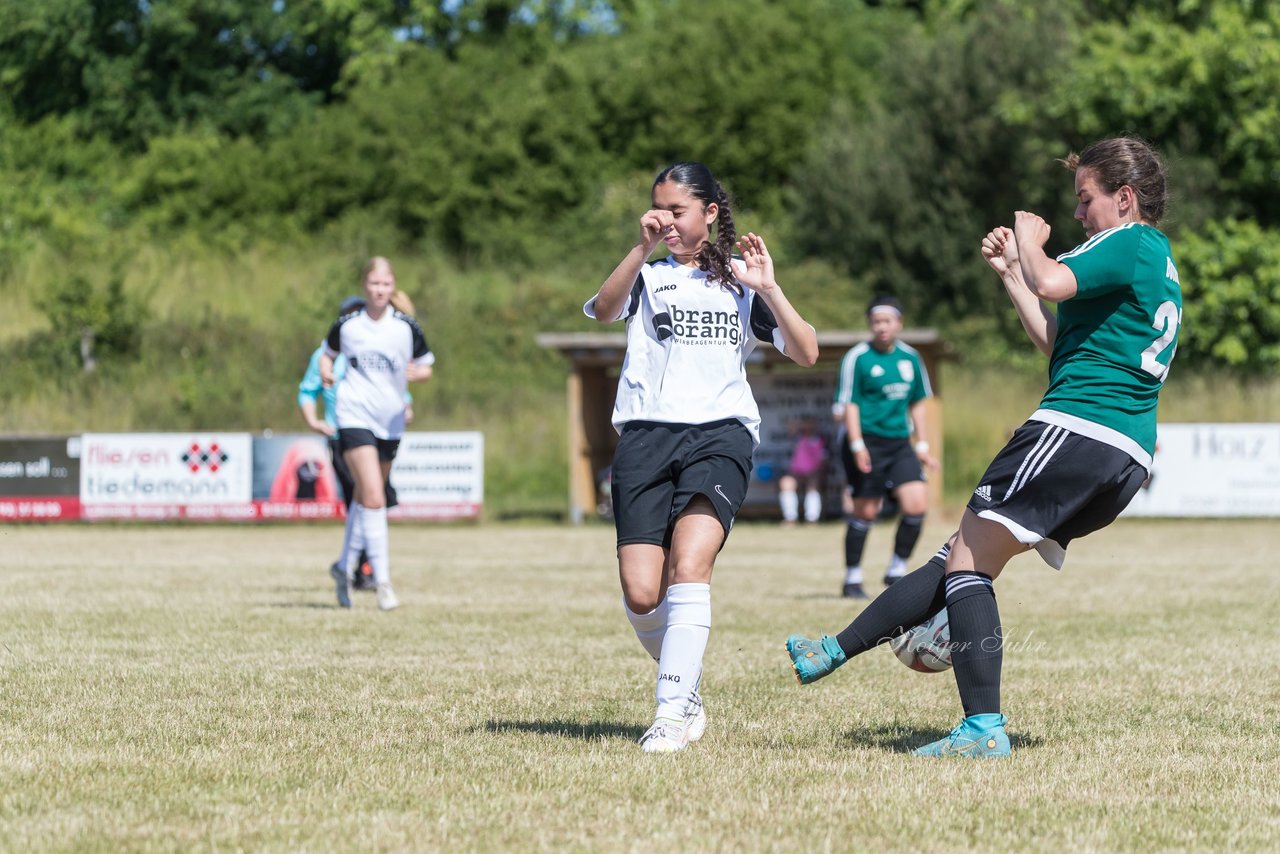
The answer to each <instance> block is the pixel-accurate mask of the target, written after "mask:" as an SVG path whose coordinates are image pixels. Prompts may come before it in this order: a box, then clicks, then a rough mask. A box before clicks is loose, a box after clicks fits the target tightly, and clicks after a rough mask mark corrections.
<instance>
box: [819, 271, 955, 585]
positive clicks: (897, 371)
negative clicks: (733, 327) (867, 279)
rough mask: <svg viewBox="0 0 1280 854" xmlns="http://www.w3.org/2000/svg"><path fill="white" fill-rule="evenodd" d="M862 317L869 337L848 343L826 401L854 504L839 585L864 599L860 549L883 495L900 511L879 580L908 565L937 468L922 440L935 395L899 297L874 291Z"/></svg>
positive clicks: (887, 581) (898, 575) (892, 578)
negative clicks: (907, 335) (906, 335)
mask: <svg viewBox="0 0 1280 854" xmlns="http://www.w3.org/2000/svg"><path fill="white" fill-rule="evenodd" d="M867 324H868V325H869V326H870V327H871V340H870V341H864V342H862V343H861V344H858V345H856V346H854V347H853V348H851V349H850V350H849V352H848V353H845V355H844V358H843V359H842V360H841V361H840V374H839V380H838V382H837V383H836V394H835V400H834V402H833V405H832V411H833V412H834V414H835V415H836V417H837V418H840V419H842V421H841V423H842V424H843V426H844V433H843V441H841V442H840V461H841V462H842V463H844V473H845V479H846V480H847V481H848V483H849V492H850V496H851V498H852V504H853V506H852V508H851V511H852V512H850V514H849V517H848V526H847V527H846V528H845V533H844V564H845V576H844V587H843V588H842V591H841V592H842V594H843V595H844V596H846V597H848V598H851V599H865V598H867V594H866V593H865V592H863V589H862V550H863V547H864V546H866V543H867V534H869V533H870V531H871V526H872V524H874V523H875V521H876V518H877V517H878V516H879V515H880V510H881V508H882V507H883V505H884V497H885V495H891V496H893V498H894V500H895V501H896V502H897V505H898V508H899V510H900V511H901V513H902V518H901V519H899V520H898V530H897V532H896V533H895V535H894V540H893V559H892V560H890V562H889V568H888V569H887V570H885V574H884V583H885V586H888V585H890V584H893V583H894V582H895V581H897V580H898V579H899V578H901V577H902V575H903V573H904V572H905V571H906V568H907V559H908V558H909V557H911V552H912V551H913V550H914V549H915V547H916V541H917V540H918V539H920V529H921V527H922V526H923V525H924V515H925V511H926V510H928V508H929V493H928V489H927V487H926V486H925V475H924V468H925V467H928V468H937V467H938V461H937V460H936V459H934V458H933V456H931V455H930V454H929V442H928V441H927V440H926V439H925V412H924V407H925V404H924V402H925V400H926V399H927V398H929V397H932V396H933V389H932V388H931V387H930V386H929V374H928V372H927V371H925V367H924V361H923V360H921V358H920V354H919V353H917V352H916V351H915V349H914V348H913V347H910V346H908V345H907V344H904V343H903V342H901V341H899V340H898V333H899V332H901V331H902V304H901V303H899V302H898V300H897V299H896V298H895V297H891V296H878V297H876V298H875V299H873V300H872V301H871V304H870V305H869V306H867ZM912 433H914V434H915V437H916V438H915V442H914V444H913V443H912V441H911V434H912Z"/></svg>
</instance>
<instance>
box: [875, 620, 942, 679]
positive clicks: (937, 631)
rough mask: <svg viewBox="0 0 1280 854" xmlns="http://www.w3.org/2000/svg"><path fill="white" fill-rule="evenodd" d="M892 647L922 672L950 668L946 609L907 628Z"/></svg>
mask: <svg viewBox="0 0 1280 854" xmlns="http://www.w3.org/2000/svg"><path fill="white" fill-rule="evenodd" d="M889 648H890V649H892V650H893V654H894V655H896V656H897V657H898V660H899V661H901V662H902V663H903V664H905V665H906V666H907V667H910V668H911V669H912V670H917V671H919V672H920V673H941V672H942V671H943V670H949V669H950V668H951V624H950V623H949V622H947V609H946V608H943V609H942V610H941V611H939V612H938V613H936V614H934V615H933V617H931V618H930V619H928V620H925V621H924V622H923V623H921V624H920V625H918V626H913V627H911V628H910V629H907V630H906V631H905V632H903V633H902V634H900V635H898V636H897V637H896V638H894V639H893V640H891V641H889Z"/></svg>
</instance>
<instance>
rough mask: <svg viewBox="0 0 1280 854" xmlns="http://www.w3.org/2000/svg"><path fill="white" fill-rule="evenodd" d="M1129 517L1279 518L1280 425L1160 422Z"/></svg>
mask: <svg viewBox="0 0 1280 854" xmlns="http://www.w3.org/2000/svg"><path fill="white" fill-rule="evenodd" d="M1157 437H1158V438H1157V445H1156V455H1155V458H1154V460H1153V461H1152V468H1151V479H1150V481H1148V483H1147V486H1146V487H1144V488H1143V489H1142V490H1140V491H1139V492H1138V494H1137V496H1135V497H1134V499H1133V502H1132V503H1131V504H1130V505H1129V507H1128V509H1126V510H1125V515H1127V516H1280V424H1161V425H1160V426H1159V428H1158V430H1157Z"/></svg>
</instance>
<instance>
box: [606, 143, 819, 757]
mask: <svg viewBox="0 0 1280 854" xmlns="http://www.w3.org/2000/svg"><path fill="white" fill-rule="evenodd" d="M713 227H714V230H715V239H714V240H712V230H713ZM734 237H735V235H734V226H733V215H732V212H731V211H730V208H729V198H728V196H727V194H726V193H725V191H724V190H723V188H721V186H720V184H719V183H718V182H717V181H716V179H715V177H714V176H713V175H712V174H711V170H709V169H708V168H707V167H706V166H704V165H702V164H701V163H687V162H686V163H676V164H674V165H673V166H670V167H668V168H666V169H664V170H663V171H662V172H661V173H659V174H658V177H657V179H656V180H655V181H654V183H653V194H652V209H651V210H650V211H648V212H647V213H646V214H644V216H642V217H640V235H639V239H638V240H637V241H636V243H635V245H634V246H633V247H632V248H631V251H630V252H628V253H627V255H626V257H625V258H623V259H622V262H621V263H619V264H618V266H617V267H616V268H615V269H614V271H613V272H612V273H611V274H610V275H609V277H608V278H607V279H606V280H605V282H604V284H603V285H601V286H600V290H599V292H598V293H597V294H596V295H595V296H594V297H592V298H591V299H590V300H589V301H588V302H587V304H586V305H585V306H584V308H583V310H584V311H585V312H586V314H587V316H588V317H592V318H594V319H596V320H598V321H600V322H601V323H609V322H613V321H616V320H625V321H626V324H627V354H626V359H625V361H624V362H623V366H622V376H621V377H620V378H619V381H618V396H617V402H616V405H615V406H614V411H613V424H614V427H615V428H616V429H617V430H618V431H619V433H620V437H619V440H618V447H617V450H616V452H615V455H614V462H613V481H612V494H613V509H614V521H615V524H616V526H617V533H618V540H617V542H618V573H619V577H620V579H621V582H622V596H623V604H624V606H625V609H626V613H627V618H628V619H629V620H630V621H631V624H632V626H633V628H634V629H635V632H636V636H637V637H638V638H639V640H640V643H641V645H642V646H643V647H644V649H645V651H646V652H648V653H649V655H651V656H652V657H653V658H654V659H655V660H657V662H658V676H657V703H658V708H657V713H656V714H655V716H654V723H653V725H652V726H651V727H649V729H648V730H647V731H646V732H645V734H644V736H643V738H641V740H640V744H641V746H642V748H643V749H644V751H645V752H648V753H669V752H674V751H677V750H682V749H684V748H685V747H686V746H687V745H688V744H689V743H690V742H692V741H697V740H698V739H699V738H701V737H702V734H703V732H704V730H705V729H706V712H705V710H704V709H703V706H702V699H701V695H700V694H699V691H698V687H699V683H700V680H701V677H702V658H703V653H704V652H705V650H706V645H707V638H708V636H709V635H710V630H711V572H712V569H713V567H714V565H715V559H716V555H717V554H718V553H719V551H720V549H721V547H722V546H723V545H724V542H725V539H726V538H727V537H728V534H729V529H730V528H731V527H732V525H733V520H734V516H735V515H736V514H737V512H738V508H739V507H740V506H741V504H742V501H743V498H744V497H745V496H746V491H747V479H748V477H749V476H750V473H751V455H752V452H753V450H754V448H755V446H756V444H758V443H759V428H760V413H759V409H758V408H757V406H756V402H755V398H754V397H753V396H752V394H751V388H750V386H749V385H748V384H747V377H746V362H747V356H748V355H749V354H750V353H751V351H752V350H753V349H754V348H755V346H756V342H757V341H766V342H770V343H772V344H773V345H774V346H775V347H777V348H778V349H779V350H781V351H782V352H783V353H785V354H786V355H787V356H788V357H790V358H791V359H792V360H793V361H795V362H797V363H798V364H801V365H806V366H809V365H812V364H813V363H814V362H815V361H816V360H817V358H818V343H817V335H816V334H815V332H814V330H813V327H812V326H810V325H809V324H808V323H806V322H805V321H804V319H803V318H801V317H800V315H799V314H798V313H797V312H796V310H795V309H794V308H793V307H792V306H791V303H790V302H789V301H788V300H787V298H786V296H785V295H784V294H783V292H782V288H781V287H779V286H778V283H777V281H776V280H775V279H774V272H773V260H772V259H771V258H770V257H769V251H768V249H767V248H766V247H765V242H764V240H763V239H761V238H760V237H759V236H757V235H755V234H750V233H748V234H747V235H745V236H744V237H743V238H742V239H741V240H738V241H736V245H737V247H738V249H739V251H740V252H741V253H742V257H741V259H738V258H734V257H733V256H732V250H733V247H734V245H735V239H734ZM659 243H663V244H665V246H666V248H667V250H668V251H669V252H670V255H669V256H667V257H665V258H663V259H661V260H658V261H655V262H653V263H652V264H647V263H646V261H647V260H648V258H649V255H650V254H651V253H652V252H653V250H654V249H655V248H656V247H657V246H658V244H659Z"/></svg>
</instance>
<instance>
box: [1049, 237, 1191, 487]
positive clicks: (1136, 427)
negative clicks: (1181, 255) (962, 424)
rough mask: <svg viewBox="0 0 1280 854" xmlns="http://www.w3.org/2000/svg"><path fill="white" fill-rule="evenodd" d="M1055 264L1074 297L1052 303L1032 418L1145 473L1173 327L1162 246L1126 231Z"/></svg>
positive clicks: (1170, 282) (1165, 246)
mask: <svg viewBox="0 0 1280 854" xmlns="http://www.w3.org/2000/svg"><path fill="white" fill-rule="evenodd" d="M1058 260H1059V261H1060V262H1062V263H1063V264H1065V265H1067V267H1069V268H1070V269H1071V272H1072V273H1074V274H1075V277H1076V294H1075V296H1073V297H1072V298H1071V299H1068V300H1063V301H1062V302H1061V303H1059V304H1058V334H1057V337H1056V338H1055V339H1054V342H1053V352H1052V354H1051V355H1050V358H1049V388H1048V389H1047V390H1046V391H1045V393H1044V398H1043V399H1042V400H1041V401H1040V409H1039V411H1037V412H1036V414H1035V415H1033V416H1032V417H1033V419H1035V420H1039V421H1047V422H1049V423H1054V424H1059V425H1060V426H1063V427H1066V428H1067V429H1069V430H1073V431H1074V432H1077V433H1081V434H1083V435H1086V436H1090V437H1091V438H1094V439H1097V440H1099V441H1102V442H1105V443H1106V444H1109V445H1112V446H1113V447H1116V448H1119V449H1121V450H1123V451H1125V452H1127V453H1129V454H1130V456H1132V457H1133V458H1134V459H1135V460H1137V461H1138V462H1139V463H1141V464H1142V465H1144V466H1146V467H1148V468H1150V466H1151V455H1152V454H1153V453H1155V445H1156V404H1157V402H1158V399H1159V395H1160V388H1161V386H1163V385H1164V379H1165V376H1166V375H1167V374H1168V371H1169V363H1170V362H1171V361H1172V360H1173V355H1174V353H1175V352H1176V351H1177V349H1178V331H1179V326H1180V325H1181V322H1182V290H1181V287H1180V285H1179V283H1178V269H1177V267H1175V266H1174V263H1173V256H1172V255H1171V254H1170V250H1169V239H1168V238H1167V237H1165V236H1164V234H1163V233H1161V232H1160V231H1159V230H1158V229H1156V228H1153V227H1151V226H1149V225H1145V224H1143V223H1126V224H1125V225H1121V226H1118V227H1116V228H1110V229H1107V230H1106V231H1102V232H1099V233H1098V234H1095V235H1094V236H1093V237H1091V238H1089V239H1088V240H1086V241H1085V242H1084V243H1082V244H1080V245H1079V246H1077V247H1076V248H1075V249H1072V250H1071V251H1070V252H1067V253H1065V254H1063V255H1061V256H1059V257H1058Z"/></svg>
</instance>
